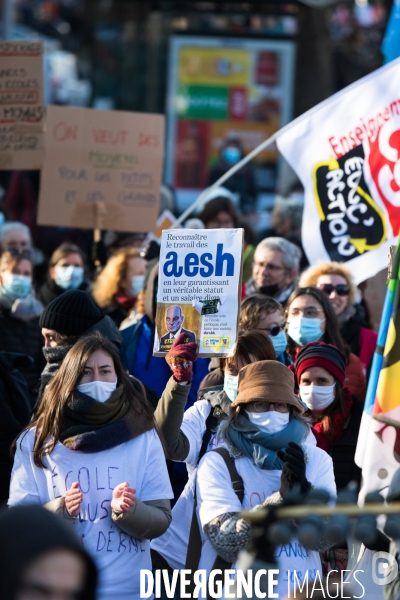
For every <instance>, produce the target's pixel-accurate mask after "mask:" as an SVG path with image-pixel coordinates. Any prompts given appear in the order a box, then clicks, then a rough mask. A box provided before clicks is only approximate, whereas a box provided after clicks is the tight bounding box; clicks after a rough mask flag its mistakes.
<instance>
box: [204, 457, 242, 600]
mask: <svg viewBox="0 0 400 600" xmlns="http://www.w3.org/2000/svg"><path fill="white" fill-rule="evenodd" d="M212 452H216V453H217V454H219V455H220V456H221V457H222V458H223V460H224V462H225V465H226V468H227V469H228V472H229V476H230V478H231V482H232V487H233V489H234V490H235V494H236V496H237V497H238V498H239V500H240V504H242V502H243V498H244V484H243V479H242V478H241V477H240V475H239V473H238V470H237V468H236V465H235V459H234V458H232V456H231V455H230V454H229V452H228V450H227V449H226V448H216V449H215V450H212ZM231 566H232V563H229V562H228V561H226V560H225V559H224V558H222V556H218V555H217V557H216V559H215V561H214V564H213V566H212V568H211V570H214V569H215V570H220V571H221V573H220V574H219V573H218V574H217V575H216V577H214V581H221V582H223V579H224V572H225V571H226V570H227V569H230V568H231ZM207 600H212V598H211V596H210V594H209V591H208V586H207Z"/></svg>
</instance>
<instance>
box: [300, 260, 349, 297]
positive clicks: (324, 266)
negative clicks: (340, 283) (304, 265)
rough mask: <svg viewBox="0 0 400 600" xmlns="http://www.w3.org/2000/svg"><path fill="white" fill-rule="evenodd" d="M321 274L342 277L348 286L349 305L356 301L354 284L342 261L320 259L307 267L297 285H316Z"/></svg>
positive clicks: (302, 286)
mask: <svg viewBox="0 0 400 600" xmlns="http://www.w3.org/2000/svg"><path fill="white" fill-rule="evenodd" d="M321 275H340V276H341V277H343V279H345V280H346V282H347V285H348V286H349V288H350V292H349V305H351V304H354V302H355V301H356V286H355V285H354V282H353V278H352V276H351V273H350V271H349V270H348V269H347V267H345V265H344V264H343V263H339V262H328V261H321V262H319V263H317V264H316V265H313V266H311V267H308V269H306V270H305V271H304V272H303V273H302V275H301V277H300V281H299V287H301V288H304V287H309V286H312V287H317V284H318V279H319V277H320V276H321Z"/></svg>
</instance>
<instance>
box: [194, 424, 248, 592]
mask: <svg viewBox="0 0 400 600" xmlns="http://www.w3.org/2000/svg"><path fill="white" fill-rule="evenodd" d="M210 414H212V413H210ZM203 439H204V438H203ZM207 443H208V442H207ZM211 452H216V453H217V454H219V455H220V456H221V458H222V459H223V461H224V462H225V465H226V468H227V469H228V472H229V476H230V478H231V483H232V487H233V489H234V490H235V493H236V495H237V497H238V498H239V500H240V503H242V502H243V498H244V485H243V479H242V478H241V477H240V475H239V473H238V471H237V469H236V465H235V460H234V459H233V458H232V457H231V456H230V454H229V452H228V450H227V449H226V448H216V449H215V450H212V451H211ZM201 549H202V541H201V535H200V529H199V522H198V520H197V495H196V487H195V488H194V505H193V513H192V521H191V524H190V533H189V542H188V550H187V555H186V562H185V569H190V570H191V572H192V573H194V572H195V571H197V569H198V567H199V562H200V556H201ZM230 567H231V564H230V563H228V562H227V561H226V560H224V559H223V558H222V557H221V556H217V558H216V559H215V562H214V565H213V567H212V568H213V569H221V571H222V575H221V580H222V578H223V572H224V570H225V569H229V568H230ZM215 579H216V580H218V576H217V577H216V578H215ZM194 587H195V586H194V581H193V579H191V582H190V586H189V592H190V594H191V595H192V596H193V592H194Z"/></svg>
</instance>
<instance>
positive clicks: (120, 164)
mask: <svg viewBox="0 0 400 600" xmlns="http://www.w3.org/2000/svg"><path fill="white" fill-rule="evenodd" d="M163 156H164V117H163V116H162V115H153V114H144V113H133V112H123V111H100V110H94V109H89V108H65V107H58V106H49V107H48V110H47V125H46V158H45V164H44V168H43V171H42V177H41V188H40V198H39V214H38V223H39V224H40V225H60V226H64V227H83V228H95V227H98V228H100V229H103V228H107V229H112V230H115V231H138V232H139V231H143V232H147V231H152V230H153V229H154V225H155V222H156V219H157V216H158V211H159V203H160V184H161V172H162V165H163ZM99 205H100V206H101V211H99ZM99 212H101V215H99ZM99 218H100V222H99Z"/></svg>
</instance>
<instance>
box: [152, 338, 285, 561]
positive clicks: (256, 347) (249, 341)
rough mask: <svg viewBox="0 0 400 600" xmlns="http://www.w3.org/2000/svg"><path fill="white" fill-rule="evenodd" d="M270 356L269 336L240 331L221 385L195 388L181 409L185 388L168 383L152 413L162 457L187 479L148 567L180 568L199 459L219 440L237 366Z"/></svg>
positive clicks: (234, 392) (272, 354)
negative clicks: (194, 396) (181, 468)
mask: <svg viewBox="0 0 400 600" xmlns="http://www.w3.org/2000/svg"><path fill="white" fill-rule="evenodd" d="M273 359H275V351H274V348H273V345H272V343H271V340H270V338H269V337H268V336H267V335H266V334H265V333H264V332H262V331H256V330H251V331H245V332H241V333H239V336H238V340H237V343H236V344H235V346H234V349H233V351H232V353H231V354H230V356H228V357H227V358H226V359H225V360H224V361H223V367H224V375H225V376H224V385H223V386H222V385H221V386H215V387H212V388H204V389H202V390H200V392H199V395H200V396H201V397H202V399H201V400H198V401H197V402H195V403H194V405H193V406H191V407H190V408H189V409H188V410H186V411H185V412H184V407H185V402H186V396H187V390H186V392H184V390H185V388H181V392H180V395H178V394H177V390H176V385H175V387H174V388H171V389H174V391H175V393H174V395H172V394H171V393H168V390H169V389H170V387H169V386H171V385H173V382H172V381H170V382H169V383H168V385H167V388H166V391H165V392H164V394H163V396H162V398H161V399H160V401H159V404H158V406H157V409H156V412H155V416H156V421H157V424H158V426H159V428H160V431H161V432H162V435H163V437H164V439H165V442H166V454H167V458H169V459H171V460H176V461H184V462H185V463H186V466H187V470H188V473H189V481H188V483H187V484H186V486H185V488H184V490H183V492H182V494H181V496H180V497H179V499H178V501H177V502H176V504H175V506H174V508H173V510H172V523H171V526H170V527H169V528H168V530H167V531H166V532H165V533H164V535H162V536H161V537H159V538H157V539H156V540H153V541H152V542H151V550H152V552H151V554H152V559H153V567H154V568H157V569H183V568H184V567H185V562H186V554H187V547H188V540H189V531H190V525H191V521H192V516H193V504H194V488H195V481H196V479H195V472H196V469H197V465H198V463H199V460H200V459H201V457H202V456H203V455H204V453H205V452H208V451H209V450H213V449H214V448H217V447H218V445H219V444H220V442H221V439H222V438H221V437H220V436H218V435H217V429H218V427H219V424H220V422H221V420H223V419H225V418H227V415H228V413H229V409H230V405H231V402H232V401H233V400H234V399H235V398H236V395H237V386H238V373H239V370H240V369H241V368H242V367H243V366H245V365H248V364H250V363H254V362H256V361H259V360H273ZM178 391H179V390H178Z"/></svg>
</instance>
